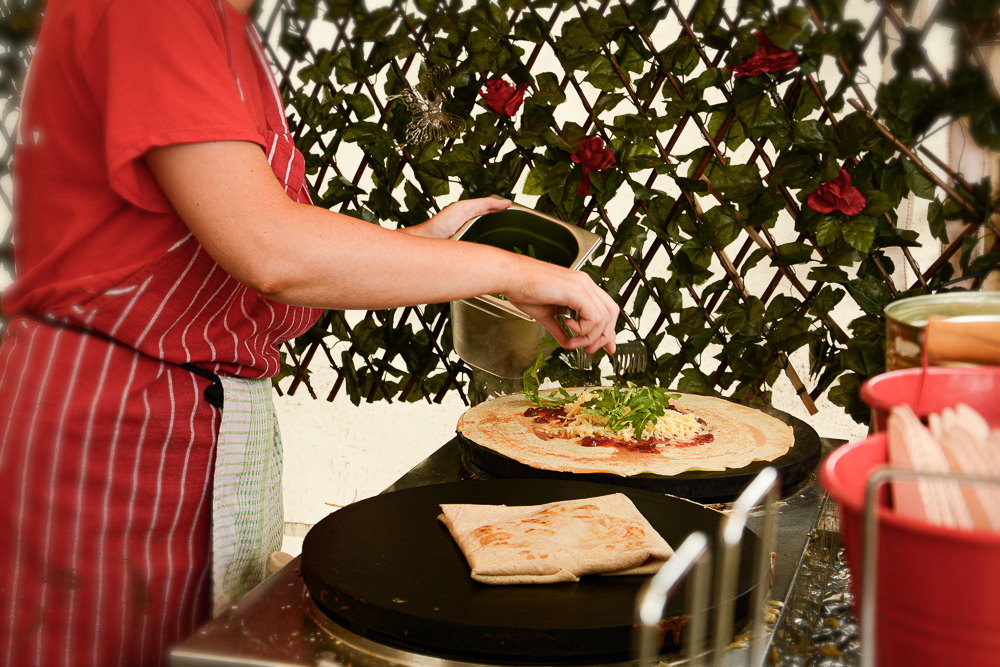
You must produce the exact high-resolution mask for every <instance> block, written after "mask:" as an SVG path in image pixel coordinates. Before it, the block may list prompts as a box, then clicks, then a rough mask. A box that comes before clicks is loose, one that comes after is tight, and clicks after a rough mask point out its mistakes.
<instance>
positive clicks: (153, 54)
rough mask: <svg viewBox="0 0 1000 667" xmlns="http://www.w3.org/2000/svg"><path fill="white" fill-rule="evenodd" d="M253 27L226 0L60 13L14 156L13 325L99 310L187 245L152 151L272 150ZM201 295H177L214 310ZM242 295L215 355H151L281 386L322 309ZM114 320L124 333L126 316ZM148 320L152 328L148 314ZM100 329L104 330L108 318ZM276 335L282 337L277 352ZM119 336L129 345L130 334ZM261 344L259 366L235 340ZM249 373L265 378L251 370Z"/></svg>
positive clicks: (52, 13) (36, 66) (31, 85)
mask: <svg viewBox="0 0 1000 667" xmlns="http://www.w3.org/2000/svg"><path fill="white" fill-rule="evenodd" d="M249 25H250V24H249V20H248V18H247V17H246V16H244V15H243V14H241V13H239V12H238V11H236V10H235V9H234V8H232V7H231V6H230V5H229V3H228V2H225V0H222V1H221V2H220V1H219V0H62V1H60V0H52V1H51V2H50V3H49V5H48V8H47V13H46V16H45V19H44V23H43V26H42V38H41V39H40V45H39V48H38V49H37V51H36V53H35V54H34V57H33V60H32V63H31V69H30V71H29V75H28V79H27V82H26V89H25V97H24V104H23V109H24V110H23V114H22V117H21V125H20V129H19V144H18V146H17V148H16V150H15V156H14V167H13V170H14V182H15V201H14V212H15V215H14V239H15V249H14V259H15V266H16V271H17V276H18V277H17V279H16V280H15V282H14V284H13V285H12V286H11V287H10V288H8V289H7V290H6V291H5V293H4V295H3V306H4V310H5V311H6V313H7V315H8V316H11V317H13V316H17V315H19V314H29V315H34V316H47V315H49V314H51V313H56V314H61V313H67V312H70V311H68V310H67V309H68V308H71V307H77V306H76V304H86V303H87V302H88V300H90V301H91V302H93V301H94V300H95V297H97V296H100V295H104V294H107V293H108V292H109V291H111V292H113V291H115V288H116V287H118V286H121V285H122V284H123V281H125V280H126V279H127V278H129V277H130V276H133V275H135V274H136V273H137V272H139V271H140V270H141V269H142V268H143V267H148V266H150V265H151V263H153V262H155V261H157V260H162V258H163V257H164V255H165V254H166V253H167V251H168V250H169V249H171V248H173V247H175V246H176V245H177V244H178V243H179V242H180V241H181V240H182V239H184V238H185V236H187V235H188V233H189V232H188V230H187V228H186V227H185V226H184V223H183V222H182V221H181V220H180V218H179V217H178V216H177V214H176V213H175V212H174V210H173V208H172V207H171V205H170V203H169V202H168V201H167V199H166V197H165V196H164V194H163V192H162V191H161V189H160V188H159V186H158V185H157V183H156V182H155V180H154V179H153V177H152V174H151V173H150V171H149V169H148V168H147V166H146V164H145V162H144V160H143V154H144V153H145V152H146V151H147V150H148V149H149V148H151V147H154V146H163V145H169V144H176V143H188V142H199V141H220V140H240V141H251V142H254V143H257V144H259V145H261V147H262V149H265V150H266V149H268V148H269V146H268V144H269V143H270V142H271V138H272V137H273V136H274V133H273V129H274V128H268V124H267V115H266V114H265V104H274V103H275V102H274V100H273V91H272V90H271V89H270V88H269V87H268V85H267V84H266V83H265V82H262V81H261V68H260V65H259V64H258V62H257V56H256V55H255V54H254V49H253V48H252V47H251V46H250V44H248V38H247V33H246V31H247V28H248V26H249ZM164 26H168V27H169V29H166V30H165V29H164ZM46 31H49V34H46ZM241 93H242V97H243V99H241ZM272 125H273V123H272ZM269 129H270V130H271V132H270V135H269V134H268V131H269ZM299 159H300V160H301V158H299ZM284 172H285V169H284V167H282V173H284ZM202 252H203V251H202ZM230 280H231V279H230ZM196 288H197V285H195V286H188V285H180V286H179V287H178V288H177V289H175V288H174V287H173V286H172V285H171V286H170V287H169V288H166V287H165V288H164V291H165V290H167V289H169V290H170V292H171V294H173V295H174V296H175V299H177V300H178V301H181V300H182V299H184V298H187V299H189V300H190V299H196V298H197V299H202V298H206V297H205V295H201V294H196ZM229 290H230V287H229V286H226V287H225V288H224V289H222V291H221V292H219V293H218V298H219V299H223V298H226V299H229V304H230V305H223V306H220V308H222V307H226V308H230V309H231V310H232V311H233V312H231V313H228V314H224V315H220V316H218V317H217V319H218V320H219V325H218V327H217V329H218V330H217V333H216V334H213V332H212V326H213V325H212V324H206V332H207V333H206V336H205V338H206V339H207V340H206V341H205V342H204V344H202V343H197V342H196V343H194V345H196V346H197V345H201V347H202V348H203V349H188V350H185V351H184V352H183V354H181V353H179V352H176V351H177V350H179V349H180V348H179V345H184V346H186V345H189V342H188V341H170V340H169V339H167V343H166V344H164V343H162V342H161V343H159V344H158V347H156V348H154V349H151V350H143V351H144V352H149V353H151V354H153V356H159V357H160V358H166V359H167V360H169V361H176V360H178V359H173V358H169V357H168V356H165V355H164V354H162V353H161V352H160V351H161V350H164V349H165V350H166V351H167V354H170V353H176V354H180V355H181V356H180V357H179V360H180V361H196V362H203V363H206V364H207V365H211V362H213V361H215V359H212V358H210V357H212V356H213V355H215V354H219V355H220V356H221V357H222V360H223V361H225V362H227V363H229V364H230V366H229V367H222V369H223V370H226V371H227V372H232V373H238V374H241V375H247V376H261V375H273V374H274V373H275V372H276V371H277V368H276V363H277V362H276V358H277V349H276V343H278V342H280V339H287V338H288V337H289V336H292V335H297V334H298V333H301V331H303V330H304V329H305V328H307V327H308V325H309V323H310V320H314V319H315V316H316V315H318V311H311V309H310V311H311V312H306V313H303V312H298V311H295V310H289V309H290V308H291V307H288V306H284V305H283V304H276V303H274V302H268V301H266V300H264V299H262V298H261V297H258V296H257V295H253V294H251V295H239V296H238V298H232V297H231V296H228V293H229ZM207 294H208V293H206V295H207ZM211 294H216V291H215V290H214V288H213V291H212V292H211ZM102 308H104V310H105V311H107V308H106V307H105V306H104V304H103V303H102ZM205 312H209V310H208V309H206V311H205ZM212 312H215V309H214V306H213V309H212ZM70 314H72V313H70ZM104 314H105V315H106V319H108V321H109V322H110V321H111V320H114V321H115V324H116V326H117V322H118V319H116V318H117V317H118V315H117V314H116V313H110V314H109V313H106V312H105V313H104ZM136 314H137V315H139V316H140V317H146V316H149V317H151V315H150V314H149V313H148V312H146V313H144V312H142V310H141V309H139V310H137V311H136ZM176 315H177V317H179V318H180V317H183V318H190V317H192V316H195V315H196V311H193V310H184V309H183V308H182V307H180V306H178V308H177V310H176ZM129 316H131V315H129ZM197 316H198V317H202V318H207V316H204V315H197ZM63 319H65V318H63ZM245 319H250V320H257V321H255V322H251V323H249V324H247V323H246V322H243V323H242V324H243V325H245V326H246V327H247V328H246V330H245V331H244V332H240V331H238V330H236V331H235V333H234V330H235V329H234V328H235V327H236V326H237V324H234V322H237V323H238V321H239V320H245ZM96 321H97V322H98V324H97V325H95V327H96V328H98V329H100V328H101V325H100V317H97V318H96ZM198 324H199V326H200V324H201V323H200V322H199V323H198ZM272 325H273V326H275V329H276V331H277V337H276V338H272V339H270V340H266V339H267V333H266V329H267V327H268V326H272ZM108 326H110V325H108ZM105 328H107V327H105ZM119 330H120V331H125V332H126V333H127V327H125V328H119ZM104 333H107V331H104ZM154 335H155V334H154ZM178 336H179V334H178ZM250 336H256V337H257V338H258V340H260V341H261V343H260V345H259V347H260V350H255V351H254V352H256V354H255V355H247V354H244V353H242V352H240V350H241V349H243V348H244V347H245V346H244V345H243V342H242V340H236V339H237V338H241V339H245V338H246V337H250ZM116 337H118V338H120V339H122V340H123V342H125V343H127V344H132V343H133V341H131V340H129V339H128V336H127V335H126V336H116ZM188 338H190V336H188ZM220 338H223V339H226V341H224V343H226V344H228V339H230V338H231V339H233V341H232V344H231V347H232V351H231V352H230V351H228V350H227V351H220V350H219V349H218V347H217V345H216V344H215V341H217V340H218V339H220ZM175 342H176V343H177V344H175ZM140 349H142V348H140ZM241 354H243V355H244V356H246V357H248V358H241ZM262 355H264V356H267V357H268V358H267V359H262V358H261V357H262ZM245 366H249V367H252V368H254V369H256V370H255V371H250V372H244V370H243V367H245Z"/></svg>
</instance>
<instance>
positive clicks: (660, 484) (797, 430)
mask: <svg viewBox="0 0 1000 667" xmlns="http://www.w3.org/2000/svg"><path fill="white" fill-rule="evenodd" d="M749 407H753V408H754V409H755V410H760V411H761V412H763V413H765V414H768V415H771V416H772V417H775V418H777V419H780V420H781V421H783V422H785V423H786V424H788V425H789V426H791V427H792V434H793V437H794V442H793V444H792V446H791V448H790V449H789V450H788V451H787V452H786V453H785V454H783V455H782V456H779V457H778V458H776V459H775V460H774V461H753V462H752V463H750V464H749V465H746V466H744V467H742V468H730V469H727V470H719V471H705V470H692V471H689V472H684V473H680V474H677V475H654V474H650V473H647V474H642V475H627V476H623V475H613V474H611V473H574V472H566V471H560V470H547V469H545V468H536V467H534V466H530V465H527V464H525V463H521V462H520V461H517V460H516V459H512V458H510V457H508V456H505V455H503V454H501V453H500V452H497V451H495V450H493V449H490V448H489V447H485V446H483V445H480V444H478V443H476V442H474V441H473V440H471V439H469V438H467V437H466V436H465V435H463V434H461V433H459V434H458V443H459V447H460V449H461V452H462V461H463V464H464V465H465V467H466V468H467V469H469V470H470V471H471V472H474V473H485V474H486V475H487V476H492V477H501V478H531V479H565V480H577V479H578V480H583V481H590V482H600V483H605V484H621V485H624V486H628V487H633V488H638V489H648V490H650V491H658V492H660V493H669V494H671V495H674V496H679V497H681V498H688V499H690V500H696V501H698V502H700V503H723V502H729V501H732V500H735V499H736V497H737V496H739V495H740V493H742V492H743V490H744V489H745V488H746V487H747V485H748V484H749V483H750V482H751V481H752V480H753V478H754V477H756V476H757V473H759V472H760V471H761V470H763V469H764V468H766V467H768V466H771V467H774V468H776V469H777V471H778V474H779V475H780V477H781V489H782V493H783V494H788V493H789V492H790V491H791V490H792V489H795V488H796V487H798V486H799V485H800V484H801V483H802V482H803V481H805V480H806V478H808V477H809V475H810V474H812V472H813V471H814V470H815V469H816V465H817V464H818V463H819V459H820V449H821V443H820V439H819V435H817V434H816V431H815V430H813V428H812V427H811V426H809V424H807V423H806V422H804V421H802V420H801V419H799V418H798V417H795V416H793V415H790V414H788V413H787V412H782V411H781V410H777V409H775V408H772V407H768V406H758V405H753V406H749ZM650 456H655V455H654V454H650Z"/></svg>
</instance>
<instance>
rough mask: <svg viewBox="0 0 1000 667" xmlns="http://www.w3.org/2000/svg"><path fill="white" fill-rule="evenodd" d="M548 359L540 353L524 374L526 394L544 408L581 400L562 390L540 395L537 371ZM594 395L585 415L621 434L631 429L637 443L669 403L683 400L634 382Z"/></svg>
mask: <svg viewBox="0 0 1000 667" xmlns="http://www.w3.org/2000/svg"><path fill="white" fill-rule="evenodd" d="M547 358H548V352H547V351H545V350H542V351H539V353H538V355H537V356H536V357H535V362H534V363H533V364H532V365H531V366H530V367H529V368H528V370H526V371H525V372H524V376H523V381H524V395H525V397H526V398H527V399H528V400H529V401H531V402H532V403H533V404H535V405H538V406H542V407H556V406H563V405H566V404H567V403H572V402H573V401H575V400H577V398H579V397H578V396H574V395H573V394H571V393H569V392H568V391H566V390H565V389H562V388H559V389H557V390H555V391H553V392H551V393H549V394H548V395H546V396H542V395H540V394H539V393H538V387H539V384H540V382H539V379H538V371H539V369H540V368H541V367H542V365H543V364H544V363H545V360H546V359H547ZM590 393H592V394H594V396H593V397H592V398H590V399H588V400H587V402H586V403H584V404H583V406H582V407H583V408H584V410H583V411H584V412H585V413H588V414H592V415H597V416H599V417H603V418H604V419H606V420H607V423H608V428H610V429H612V430H614V431H620V430H622V429H623V428H625V427H626V426H631V427H632V431H633V432H634V433H635V438H636V440H639V439H641V438H642V434H643V433H644V432H645V430H646V427H648V426H649V425H650V424H655V423H656V420H657V419H659V418H660V417H662V416H663V415H664V414H666V411H667V410H669V409H670V401H672V400H674V399H676V398H680V394H674V393H671V392H669V391H668V390H666V389H663V388H662V387H639V386H637V385H636V384H634V383H632V382H627V383H625V384H621V383H619V382H615V384H614V386H613V387H610V388H607V387H603V388H599V389H594V390H591V392H590Z"/></svg>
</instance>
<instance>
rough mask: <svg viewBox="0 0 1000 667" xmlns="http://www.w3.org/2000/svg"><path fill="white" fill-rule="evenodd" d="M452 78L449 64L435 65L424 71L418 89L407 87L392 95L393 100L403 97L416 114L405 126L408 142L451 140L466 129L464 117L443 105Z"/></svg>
mask: <svg viewBox="0 0 1000 667" xmlns="http://www.w3.org/2000/svg"><path fill="white" fill-rule="evenodd" d="M450 77H451V70H450V69H448V67H447V66H445V65H434V66H433V67H429V68H427V69H425V70H424V71H423V72H421V74H420V82H419V83H418V84H417V87H416V88H413V87H412V86H407V87H406V88H405V89H403V92H401V93H399V94H398V95H390V96H389V98H388V99H390V100H393V99H396V98H399V99H400V100H402V101H403V104H404V105H405V106H406V108H407V109H409V110H410V112H411V113H412V114H413V119H412V120H411V121H410V123H409V124H408V125H407V126H406V143H408V144H417V143H421V142H424V141H435V140H440V139H452V138H454V137H457V136H458V135H459V134H461V133H462V131H463V130H464V129H465V121H464V120H463V119H462V118H460V117H459V116H456V115H455V114H453V113H449V112H447V111H445V110H444V109H442V108H441V106H442V105H443V104H444V101H445V99H446V98H447V96H446V93H445V92H444V88H445V84H446V83H447V82H448V79H449V78H450Z"/></svg>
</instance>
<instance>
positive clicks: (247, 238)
mask: <svg viewBox="0 0 1000 667" xmlns="http://www.w3.org/2000/svg"><path fill="white" fill-rule="evenodd" d="M146 162H147V164H149V166H150V169H151V170H152V172H153V174H154V176H155V177H156V179H157V182H158V183H159V184H160V187H161V188H162V189H163V191H164V192H165V193H166V195H167V197H168V199H169V200H170V202H171V203H172V204H173V206H174V208H175V209H176V210H177V212H178V214H179V215H180V216H181V218H182V219H183V220H184V222H185V224H186V225H187V226H188V228H189V229H190V230H191V232H192V233H193V234H194V235H195V237H196V238H197V239H198V241H199V242H200V243H201V244H202V246H204V248H205V249H206V251H207V252H208V253H209V255H211V256H212V258H213V259H215V261H216V262H218V263H219V265H220V266H221V267H222V268H223V269H224V270H226V271H227V272H228V273H229V274H230V275H232V276H233V277H234V278H236V279H237V280H239V281H241V282H243V283H244V284H246V285H247V286H248V287H250V288H251V289H253V290H255V291H257V292H259V293H260V294H262V295H264V296H266V297H268V298H271V299H274V300H276V301H281V302H283V303H290V304H295V305H303V306H314V307H320V308H335V309H350V308H364V309H369V308H371V309H375V308H392V307H399V306H407V305H416V304H422V303H437V302H443V301H455V300H458V299H464V298H468V297H472V296H477V295H480V294H488V293H503V294H505V295H506V296H507V298H508V299H510V301H511V302H512V303H514V304H516V305H518V306H519V307H520V308H522V309H523V310H524V311H525V312H527V313H528V314H530V315H532V316H533V317H535V318H536V319H537V320H538V321H539V322H540V323H541V324H542V325H543V326H545V328H546V329H548V331H549V332H550V333H552V334H553V336H554V337H555V338H556V340H557V341H558V342H559V343H560V344H561V345H564V346H566V347H571V348H575V347H586V348H587V349H588V350H590V351H596V350H597V349H599V348H601V347H607V348H608V349H609V350H613V349H614V324H615V320H616V319H617V314H618V307H617V305H616V304H615V303H614V301H613V300H612V299H611V298H610V297H609V296H608V295H607V294H605V292H604V291H603V290H601V289H600V288H599V287H598V286H597V285H595V284H594V282H593V281H592V280H591V279H590V278H589V276H587V275H586V274H584V273H582V272H579V271H571V270H569V269H565V268H562V267H559V266H556V265H554V264H549V263H546V262H540V261H538V260H534V259H531V258H529V257H525V256H523V255H517V254H514V253H509V252H506V251H503V250H499V249H497V248H492V247H489V246H485V245H480V244H476V243H465V242H461V241H450V240H446V239H439V238H427V237H423V236H420V235H419V234H412V233H410V234H405V233H399V232H395V231H391V230H388V229H384V228H382V227H379V226H377V225H373V224H370V223H367V222H364V221H361V220H357V219H355V218H352V217H350V216H346V215H342V214H339V213H336V212H333V211H328V210H326V209H322V208H319V207H315V206H310V205H305V204H298V203H296V202H293V201H292V200H291V199H289V198H288V196H287V195H286V194H285V192H284V190H283V189H282V187H281V185H280V183H279V182H278V180H277V179H276V178H275V177H274V174H273V172H272V171H271V168H270V166H269V165H268V164H267V160H266V159H265V157H264V154H263V152H262V151H261V150H260V147H259V146H257V145H255V144H252V143H248V142H239V141H223V142H207V143H195V144H179V145H174V146H167V147H163V148H155V149H152V150H150V151H149V152H148V153H147V154H146ZM506 205H507V204H506V203H497V201H496V200H491V199H481V200H469V201H467V202H462V209H461V213H462V214H463V215H464V214H467V213H468V214H469V217H471V216H472V215H478V214H480V213H485V212H488V211H489V210H498V209H497V207H501V208H502V207H505V206H506ZM480 207H481V209H480ZM445 210H447V209H445ZM476 211H478V212H476ZM439 215H441V214H439ZM445 226H448V225H447V224H446V225H445ZM561 308H571V309H573V310H575V311H576V312H577V313H578V318H577V320H569V321H567V325H568V326H569V327H570V328H572V329H573V330H574V331H576V332H577V333H578V334H579V335H578V336H577V337H574V338H573V339H569V338H568V337H567V336H566V335H565V334H564V333H563V332H562V330H561V328H560V326H559V324H558V321H557V315H558V313H559V312H560V309H561Z"/></svg>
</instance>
